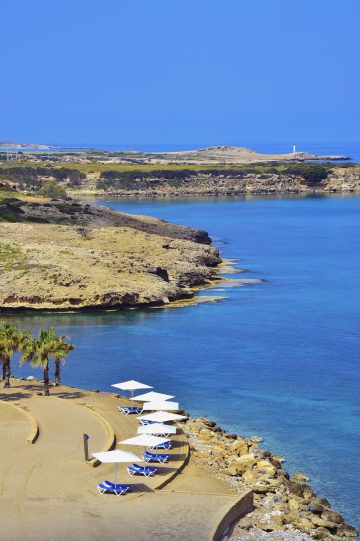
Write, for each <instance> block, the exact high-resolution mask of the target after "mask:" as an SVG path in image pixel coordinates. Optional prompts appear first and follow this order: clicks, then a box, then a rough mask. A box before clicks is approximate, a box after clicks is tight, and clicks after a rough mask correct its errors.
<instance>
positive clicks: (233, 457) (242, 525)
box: [5, 376, 357, 541]
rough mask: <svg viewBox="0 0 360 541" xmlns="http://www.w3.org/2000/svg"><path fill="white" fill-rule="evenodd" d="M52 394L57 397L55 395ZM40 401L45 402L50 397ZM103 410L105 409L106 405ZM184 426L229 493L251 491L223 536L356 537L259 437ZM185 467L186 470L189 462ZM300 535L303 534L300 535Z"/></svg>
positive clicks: (196, 423) (191, 422)
mask: <svg viewBox="0 0 360 541" xmlns="http://www.w3.org/2000/svg"><path fill="white" fill-rule="evenodd" d="M11 381H12V382H13V384H14V383H15V384H16V385H17V386H22V385H24V386H25V388H26V385H30V386H31V385H34V384H35V385H37V384H38V383H39V382H40V381H41V380H39V379H38V378H34V379H32V380H31V382H29V381H28V380H27V379H26V378H16V377H13V376H12V377H11ZM13 388H14V387H12V389H13ZM51 389H52V390H53V393H55V392H58V388H57V387H55V386H53V385H51ZM61 389H64V390H65V391H66V392H69V393H70V397H69V398H68V399H67V400H66V402H68V401H69V400H70V402H71V400H73V398H71V397H77V396H80V397H81V396H82V395H84V396H85V395H86V396H87V395H90V396H93V397H94V398H96V400H97V401H98V403H99V404H100V406H101V403H102V402H104V401H105V400H109V399H111V397H114V398H115V399H120V400H121V401H123V402H124V401H128V399H127V398H126V397H124V396H121V395H118V394H116V393H111V392H100V391H98V390H95V391H94V390H92V391H90V390H87V389H80V388H78V387H73V386H69V385H66V386H62V388H61ZM62 392H63V393H64V391H62ZM51 396H52V397H53V398H56V395H54V394H52V395H51ZM41 400H43V401H46V400H47V398H46V397H44V398H41ZM50 400H51V397H50ZM5 401H6V400H5ZM26 411H27V410H26ZM99 411H102V407H100V410H99ZM120 420H121V419H120ZM180 426H181V429H182V430H183V432H184V434H185V435H186V439H187V441H188V444H189V452H190V455H189V456H190V457H191V460H192V461H193V462H194V463H195V465H197V466H198V467H200V468H202V469H204V470H205V471H208V472H209V473H210V476H211V477H212V478H214V479H216V480H217V481H218V482H220V483H222V484H223V485H224V486H226V485H227V486H228V487H229V494H230V493H231V494H239V495H242V494H248V493H249V492H251V493H252V494H253V498H254V506H253V508H252V510H250V511H249V512H247V513H246V514H245V515H244V516H242V517H241V518H237V519H236V520H235V521H231V523H229V524H228V528H227V531H226V532H222V534H223V535H222V537H221V539H224V540H225V539H227V540H234V541H235V540H237V539H244V540H250V539H264V540H266V539H269V541H270V539H271V540H278V541H282V540H283V539H284V540H285V539H289V540H292V541H297V540H298V539H302V540H303V541H308V540H310V539H318V540H324V541H326V540H329V541H330V540H334V541H338V540H342V541H348V540H351V539H354V538H356V536H357V531H356V529H355V528H354V527H353V526H351V525H349V524H346V522H345V520H344V518H343V517H342V516H341V514H340V513H337V512H336V511H334V510H332V509H331V506H330V503H329V502H328V500H326V498H322V497H317V496H316V494H315V492H314V491H313V489H312V488H311V486H310V485H309V484H308V481H309V479H308V478H307V477H306V475H304V474H303V473H301V472H295V473H294V474H292V476H290V475H289V474H288V473H287V472H286V470H285V469H284V468H283V463H284V462H285V460H286V459H284V458H283V457H280V456H278V455H273V454H272V453H271V452H269V451H268V450H265V449H263V448H262V447H261V446H260V445H259V444H260V443H261V441H262V438H261V437H258V436H250V437H242V436H240V435H238V434H230V433H227V432H226V431H225V430H223V429H222V428H221V427H220V426H218V425H217V424H216V422H215V421H212V420H209V419H207V418H204V417H199V418H192V417H190V416H189V418H188V419H187V420H186V421H184V422H183V423H180ZM110 428H111V427H110ZM40 437H41V432H40ZM184 467H185V470H186V468H187V466H186V465H185V466H184ZM300 534H301V535H302V537H298V536H299V535H300ZM224 536H225V537H224ZM252 536H254V537H252ZM283 536H285V537H283ZM219 539H220V538H219Z"/></svg>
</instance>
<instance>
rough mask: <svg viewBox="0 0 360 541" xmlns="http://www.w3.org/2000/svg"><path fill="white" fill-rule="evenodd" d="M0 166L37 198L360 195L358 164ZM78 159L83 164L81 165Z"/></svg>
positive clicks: (9, 185)
mask: <svg viewBox="0 0 360 541" xmlns="http://www.w3.org/2000/svg"><path fill="white" fill-rule="evenodd" d="M77 159H78V162H76V163H71V164H67V163H66V164H65V163H62V164H61V166H59V165H56V164H48V163H47V164H46V166H45V165H37V164H31V165H29V164H27V163H23V164H21V165H20V164H18V163H16V164H12V165H9V164H8V163H7V162H3V164H2V165H0V188H2V189H3V190H10V191H11V190H12V191H14V192H25V193H28V194H37V193H41V192H42V191H44V189H45V188H46V187H48V186H49V184H50V186H51V187H52V189H53V193H56V189H57V190H60V191H61V190H62V191H63V193H65V192H66V191H67V192H68V193H70V194H71V195H73V196H79V197H82V196H84V195H115V196H124V197H127V196H136V197H137V196H140V197H187V196H189V197H194V196H236V195H257V194H270V195H277V194H304V195H306V194H311V193H347V192H349V193H351V192H359V191H360V165H359V164H334V163H321V164H320V163H308V162H302V163H301V162H289V161H288V162H286V163H283V162H276V163H266V164H265V163H259V162H258V163H253V164H251V165H246V164H242V165H241V164H238V165H236V166H235V165H231V166H225V165H217V166H215V165H212V166H204V165H201V164H200V163H198V164H194V165H191V166H189V165H183V166H179V165H174V164H173V163H171V164H170V163H169V164H167V165H161V164H157V165H156V166H155V165H150V164H147V165H146V164H144V165H121V164H119V163H108V162H103V161H102V162H96V163H92V162H87V163H82V162H81V160H80V158H77ZM79 160H80V161H79Z"/></svg>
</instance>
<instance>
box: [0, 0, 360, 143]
mask: <svg viewBox="0 0 360 541" xmlns="http://www.w3.org/2000/svg"><path fill="white" fill-rule="evenodd" d="M0 18H1V31H0V47H1V49H0V50H1V51H2V54H1V71H0V104H1V114H0V140H10V141H17V142H33V143H52V144H99V145H106V144H133V145H136V144H138V145H139V144H159V145H161V144H167V145H171V144H179V145H181V144H183V145H184V144H185V145H186V144H196V143H201V144H251V143H252V142H261V143H273V142H284V141H291V142H294V141H309V142H338V141H360V134H359V126H360V92H359V84H360V66H359V58H360V32H359V23H360V2H359V0H342V1H341V2H340V1H339V0H297V1H296V2H290V0H217V1H215V0H152V1H151V0H102V1H99V0H95V1H94V0H51V1H49V0H46V1H45V0H17V1H16V2H14V0H2V2H1V9H0Z"/></svg>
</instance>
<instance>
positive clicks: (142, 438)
mask: <svg viewBox="0 0 360 541" xmlns="http://www.w3.org/2000/svg"><path fill="white" fill-rule="evenodd" d="M169 441H170V440H169V439H168V438H160V437H159V436H153V435H152V434H140V435H139V436H135V438H129V439H127V440H123V441H121V442H120V443H119V445H120V444H123V445H141V446H142V447H144V453H145V451H146V447H150V449H153V448H154V447H156V446H157V445H161V444H162V443H168V442H169ZM144 464H145V457H144Z"/></svg>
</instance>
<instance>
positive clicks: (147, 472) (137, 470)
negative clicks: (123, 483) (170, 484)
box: [128, 464, 158, 477]
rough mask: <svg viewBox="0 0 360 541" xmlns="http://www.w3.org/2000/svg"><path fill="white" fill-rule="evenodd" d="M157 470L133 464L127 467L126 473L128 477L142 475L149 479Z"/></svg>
mask: <svg viewBox="0 0 360 541" xmlns="http://www.w3.org/2000/svg"><path fill="white" fill-rule="evenodd" d="M157 471H158V469H157V468H154V467H153V466H139V465H138V464H133V465H132V466H128V472H129V474H130V475H144V476H145V477H150V476H151V475H154V473H155V472H157Z"/></svg>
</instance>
